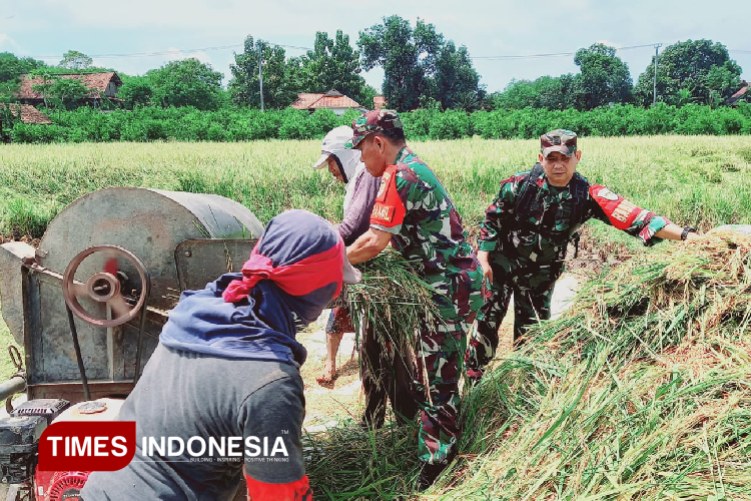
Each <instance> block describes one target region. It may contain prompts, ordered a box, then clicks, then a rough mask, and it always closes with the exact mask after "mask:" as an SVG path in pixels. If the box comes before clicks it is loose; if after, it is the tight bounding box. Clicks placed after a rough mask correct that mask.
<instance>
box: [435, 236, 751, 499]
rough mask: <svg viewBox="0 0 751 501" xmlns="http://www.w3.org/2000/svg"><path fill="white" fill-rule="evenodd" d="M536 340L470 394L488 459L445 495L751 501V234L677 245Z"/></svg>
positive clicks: (473, 426) (469, 438) (617, 275)
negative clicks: (746, 500) (744, 500)
mask: <svg viewBox="0 0 751 501" xmlns="http://www.w3.org/2000/svg"><path fill="white" fill-rule="evenodd" d="M530 338H531V339H530V343H528V344H527V345H526V346H525V348H524V349H523V350H521V351H519V352H515V353H513V354H510V355H508V357H507V358H506V359H505V360H503V361H502V362H501V363H500V365H499V366H498V367H497V368H496V369H495V370H494V371H492V372H491V373H490V374H489V377H487V378H486V379H485V380H483V382H482V383H481V384H480V385H479V387H477V388H475V389H474V390H473V391H472V392H471V393H470V394H469V395H468V398H467V401H466V405H465V408H466V409H468V411H469V412H467V413H466V414H465V430H466V434H465V436H464V443H463V444H462V449H463V451H466V452H470V453H472V454H473V455H476V456H473V459H472V461H466V462H465V463H464V464H463V465H462V466H461V472H462V475H461V476H459V475H456V474H455V475H454V476H453V478H449V479H447V480H446V484H445V485H444V486H443V487H441V488H438V489H436V490H437V491H439V492H443V494H444V495H446V496H448V497H451V498H462V497H473V496H477V495H481V494H482V495H483V496H489V497H492V498H497V499H522V498H530V499H539V498H566V499H570V498H574V497H576V498H587V499H640V498H645V499H751V350H750V348H751V238H749V237H747V236H741V235H738V234H735V233H720V232H718V233H713V234H712V235H708V236H705V237H703V238H702V239H701V240H698V241H695V242H689V243H685V244H672V245H671V244H663V245H662V246H661V247H660V248H658V249H655V250H654V251H652V252H650V253H648V254H646V255H645V256H642V257H641V258H639V259H638V260H633V261H630V262H627V263H625V264H624V265H621V266H620V267H618V268H616V269H615V270H613V271H612V272H611V273H605V274H603V275H602V276H601V277H599V278H598V279H597V280H594V281H592V282H591V283H590V284H589V286H588V287H587V288H586V289H585V290H584V291H583V292H582V293H581V294H580V295H579V296H578V299H577V302H576V303H575V305H574V308H573V309H572V310H571V311H570V312H569V313H568V314H566V315H565V316H564V317H562V318H560V319H558V320H556V321H553V322H547V323H544V324H542V325H540V326H538V327H536V328H535V329H534V330H533V331H531V332H530ZM457 471H459V470H458V469H457Z"/></svg>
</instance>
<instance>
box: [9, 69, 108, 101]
mask: <svg viewBox="0 0 751 501" xmlns="http://www.w3.org/2000/svg"><path fill="white" fill-rule="evenodd" d="M52 78H67V79H72V80H78V81H80V82H81V83H83V84H84V85H85V86H86V87H88V88H89V91H90V92H89V94H88V96H86V98H85V102H86V103H87V104H93V105H94V106H96V105H98V104H99V103H101V101H102V100H104V99H107V100H110V101H117V97H116V96H117V91H118V90H119V89H120V86H122V84H123V82H122V80H120V77H119V76H118V75H117V73H115V72H114V71H110V72H106V73H64V74H56V75H52ZM44 83H45V82H44V77H42V76H30V75H23V76H22V77H21V84H20V86H19V90H18V93H17V94H16V97H17V98H18V100H19V102H21V103H23V104H31V105H38V104H42V103H44V96H42V94H41V93H40V92H39V90H38V88H37V87H38V86H39V85H44Z"/></svg>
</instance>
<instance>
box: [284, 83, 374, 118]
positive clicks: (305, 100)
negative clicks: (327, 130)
mask: <svg viewBox="0 0 751 501" xmlns="http://www.w3.org/2000/svg"><path fill="white" fill-rule="evenodd" d="M292 107H293V108H295V109H297V110H308V111H311V112H312V111H315V110H321V109H326V110H331V111H333V112H334V113H335V114H337V115H343V114H344V113H345V112H346V111H347V110H353V109H354V110H361V109H362V106H360V104H359V103H358V102H357V101H355V100H354V99H352V98H350V97H347V96H345V95H344V94H342V93H341V92H339V91H337V90H334V89H332V90H330V91H328V92H326V93H324V94H318V93H309V92H303V93H300V94H298V95H297V101H295V102H294V103H292Z"/></svg>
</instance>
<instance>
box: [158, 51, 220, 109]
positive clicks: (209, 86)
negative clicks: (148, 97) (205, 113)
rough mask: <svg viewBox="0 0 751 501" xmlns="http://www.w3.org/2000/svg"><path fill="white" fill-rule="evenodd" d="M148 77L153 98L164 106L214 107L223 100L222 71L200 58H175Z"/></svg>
mask: <svg viewBox="0 0 751 501" xmlns="http://www.w3.org/2000/svg"><path fill="white" fill-rule="evenodd" d="M146 76H147V77H148V81H149V82H150V83H151V85H152V89H153V90H152V92H153V94H152V101H153V102H154V103H155V104H158V105H161V106H163V107H165V108H166V107H170V106H193V107H195V108H198V109H199V110H215V109H217V108H218V107H219V104H220V102H221V90H222V74H221V73H219V72H218V71H214V70H213V69H212V68H211V66H210V65H208V64H204V63H202V62H200V61H199V60H198V59H194V58H190V59H183V60H181V61H172V62H169V63H167V64H165V65H164V66H162V67H161V68H159V69H156V70H151V71H149V72H148V73H146Z"/></svg>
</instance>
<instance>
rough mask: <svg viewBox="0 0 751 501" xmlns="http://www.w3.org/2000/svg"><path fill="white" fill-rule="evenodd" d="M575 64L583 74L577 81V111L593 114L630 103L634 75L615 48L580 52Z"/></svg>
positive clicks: (600, 48) (592, 47)
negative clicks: (599, 108)
mask: <svg viewBox="0 0 751 501" xmlns="http://www.w3.org/2000/svg"><path fill="white" fill-rule="evenodd" d="M574 62H575V63H576V65H577V66H579V70H580V73H579V74H578V75H577V76H576V78H575V80H574V94H575V103H576V108H577V109H580V110H591V109H592V108H597V107H598V106H604V105H607V104H611V103H627V102H628V101H630V100H631V86H632V83H631V74H630V73H629V71H628V66H627V65H626V63H624V62H623V61H621V60H620V58H618V57H617V56H616V55H615V49H614V48H613V47H609V46H607V45H603V44H600V43H596V44H593V45H591V46H590V47H589V48H588V49H579V50H578V51H577V52H576V56H575V57H574Z"/></svg>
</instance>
